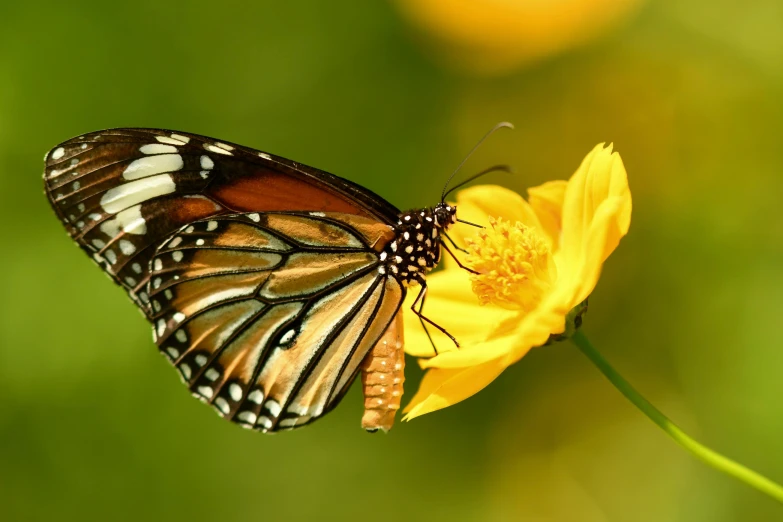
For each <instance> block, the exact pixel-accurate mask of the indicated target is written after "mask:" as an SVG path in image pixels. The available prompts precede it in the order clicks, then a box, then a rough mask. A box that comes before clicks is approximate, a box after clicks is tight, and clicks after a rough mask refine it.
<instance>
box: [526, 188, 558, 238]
mask: <svg viewBox="0 0 783 522" xmlns="http://www.w3.org/2000/svg"><path fill="white" fill-rule="evenodd" d="M567 186H568V182H567V181H565V180H562V179H559V180H555V181H548V182H546V183H544V184H543V185H539V186H537V187H532V188H529V189H527V193H528V199H529V201H530V206H531V207H532V208H533V211H534V212H535V213H536V216H538V221H539V222H540V223H541V229H542V231H543V232H544V233H545V234H546V235H548V236H549V239H550V241H551V243H552V247H553V251H554V250H557V249H558V248H559V247H560V231H561V230H562V226H561V225H562V215H563V200H564V198H565V191H566V187H567Z"/></svg>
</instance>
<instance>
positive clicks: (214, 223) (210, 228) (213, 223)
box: [207, 221, 218, 232]
mask: <svg viewBox="0 0 783 522" xmlns="http://www.w3.org/2000/svg"><path fill="white" fill-rule="evenodd" d="M217 227H218V222H217V221H208V222H207V232H212V231H213V230H215V229H216V228H217Z"/></svg>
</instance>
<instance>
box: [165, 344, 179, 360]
mask: <svg viewBox="0 0 783 522" xmlns="http://www.w3.org/2000/svg"><path fill="white" fill-rule="evenodd" d="M166 351H167V352H169V355H171V358H172V359H176V358H177V357H179V350H177V349H176V348H174V347H173V346H169V347H168V348H166Z"/></svg>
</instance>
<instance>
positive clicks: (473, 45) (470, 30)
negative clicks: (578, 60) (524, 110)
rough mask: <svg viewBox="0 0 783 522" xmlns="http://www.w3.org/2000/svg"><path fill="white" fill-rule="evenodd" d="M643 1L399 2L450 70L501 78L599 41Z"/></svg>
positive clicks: (427, 0) (406, 15)
mask: <svg viewBox="0 0 783 522" xmlns="http://www.w3.org/2000/svg"><path fill="white" fill-rule="evenodd" d="M641 1H642V0H557V1H555V0H544V1H542V0H537V1H531V0H480V1H477V0H396V2H395V3H396V4H397V5H398V7H399V9H400V11H401V12H402V14H403V15H404V16H405V17H406V18H408V20H410V22H411V23H412V24H413V25H414V26H416V27H417V28H418V29H419V30H420V31H421V32H422V33H423V34H424V35H426V36H427V37H428V39H429V40H430V42H431V43H432V44H434V45H433V47H434V48H435V51H436V54H437V55H438V57H439V58H442V59H443V60H444V61H445V62H447V63H448V64H449V65H451V66H453V67H455V68H457V69H463V70H468V71H471V72H477V73H485V74H498V73H505V72H508V71H510V70H513V69H514V68H516V67H519V66H521V65H525V64H527V63H531V62H534V61H536V60H541V59H543V58H545V57H548V56H552V55H555V54H557V53H560V52H563V51H564V50H567V49H570V48H573V47H577V46H579V45H581V44H583V43H585V42H589V41H591V40H594V39H596V38H597V37H600V36H601V35H603V34H604V33H606V32H607V31H608V30H609V29H611V28H613V27H614V26H616V25H618V23H619V22H621V21H622V20H624V19H625V18H627V17H628V15H630V14H631V13H632V12H633V11H635V8H636V7H637V6H638V5H639V4H640V3H641Z"/></svg>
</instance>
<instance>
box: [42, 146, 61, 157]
mask: <svg viewBox="0 0 783 522" xmlns="http://www.w3.org/2000/svg"><path fill="white" fill-rule="evenodd" d="M38 154H40V152H39V153H38ZM63 156H65V149H64V148H62V147H57V148H56V149H54V152H52V159H53V160H58V159H60V158H62V157H63Z"/></svg>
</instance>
